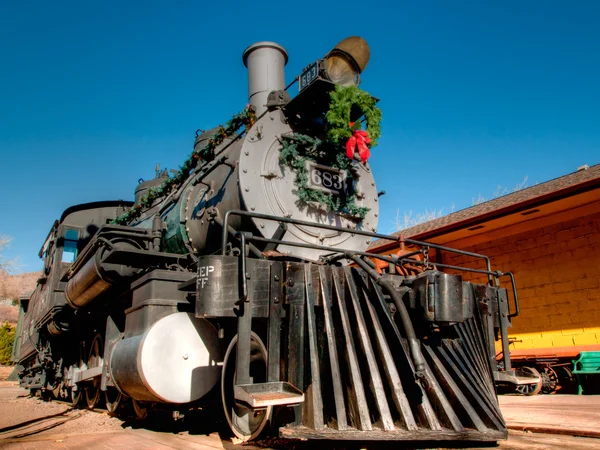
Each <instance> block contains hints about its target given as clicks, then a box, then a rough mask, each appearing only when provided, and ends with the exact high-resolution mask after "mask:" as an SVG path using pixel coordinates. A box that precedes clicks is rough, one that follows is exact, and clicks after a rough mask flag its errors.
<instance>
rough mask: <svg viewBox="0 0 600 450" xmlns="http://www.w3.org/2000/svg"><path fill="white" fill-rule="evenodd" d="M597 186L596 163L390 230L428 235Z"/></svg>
mask: <svg viewBox="0 0 600 450" xmlns="http://www.w3.org/2000/svg"><path fill="white" fill-rule="evenodd" d="M599 186H600V164H597V165H595V166H592V167H589V168H587V169H581V170H578V171H577V172H573V173H570V174H568V175H564V176H562V177H558V178H555V179H553V180H550V181H546V182H545V183H541V184H536V185H535V186H531V187H528V188H525V189H522V190H519V191H516V192H513V193H511V194H507V195H504V196H502V197H498V198H495V199H493V200H489V201H487V202H484V203H480V204H478V205H475V206H471V207H470V208H466V209H462V210H460V211H456V212H454V213H451V214H448V215H447V216H443V217H440V218H438V219H434V220H430V221H428V222H423V223H421V224H418V225H415V226H413V227H410V228H406V229H404V230H401V231H398V232H396V233H392V234H393V235H394V236H399V235H400V234H403V235H404V236H405V237H410V238H413V239H417V238H418V239H425V238H430V237H432V236H434V235H439V234H442V233H444V232H446V231H452V230H454V229H458V228H464V227H466V226H472V225H474V224H476V223H479V222H484V221H486V220H488V219H491V218H494V217H499V216H503V215H507V214H510V213H511V212H514V211H516V210H523V209H527V208H530V207H532V206H535V205H539V204H543V203H547V202H550V201H552V200H553V199H557V198H563V197H566V196H569V195H573V194H575V193H577V192H581V191H583V190H587V189H593V188H595V187H599ZM390 244H394V241H390V240H387V239H379V240H377V241H375V242H373V243H372V244H371V246H370V247H369V251H379V250H382V249H383V248H384V247H387V246H388V245H390Z"/></svg>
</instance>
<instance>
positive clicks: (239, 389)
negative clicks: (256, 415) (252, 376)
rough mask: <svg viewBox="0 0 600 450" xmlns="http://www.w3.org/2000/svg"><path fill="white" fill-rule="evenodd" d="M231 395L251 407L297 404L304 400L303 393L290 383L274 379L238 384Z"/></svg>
mask: <svg viewBox="0 0 600 450" xmlns="http://www.w3.org/2000/svg"><path fill="white" fill-rule="evenodd" d="M233 395H234V396H235V399H236V400H238V401H241V402H244V403H247V404H248V405H250V406H251V407H252V408H266V407H267V406H276V405H297V404H298V403H302V402H303V401H304V394H303V393H302V391H300V390H299V389H298V388H296V387H295V386H294V385H292V384H291V383H287V382H285V381H274V382H269V383H256V384H238V385H237V386H235V388H234V391H233Z"/></svg>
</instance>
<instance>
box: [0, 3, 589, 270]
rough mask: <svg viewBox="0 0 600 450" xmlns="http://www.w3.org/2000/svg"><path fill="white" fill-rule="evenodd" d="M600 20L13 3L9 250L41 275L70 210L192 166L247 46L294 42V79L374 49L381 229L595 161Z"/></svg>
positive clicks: (2, 180)
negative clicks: (364, 45)
mask: <svg viewBox="0 0 600 450" xmlns="http://www.w3.org/2000/svg"><path fill="white" fill-rule="evenodd" d="M284 4H285V5H286V6H285V7H282V6H281V5H284ZM598 17H600V3H599V2H597V1H588V2H584V1H580V2H566V1H526V2H523V1H507V2H481V1H472V2H464V1H451V2H450V1H442V0H440V1H428V2H406V4H403V2H396V1H393V2H392V1H390V2H376V1H372V2H339V1H336V2H282V1H276V2H270V1H261V2H235V1H234V2H199V1H194V2H193V1H189V2H184V1H177V2H173V1H171V2H166V1H165V2H155V1H144V2H134V1H125V2H123V1H120V2H116V1H102V2H82V1H60V2H48V1H27V2H17V1H9V0H0V152H1V156H2V160H1V166H0V167H1V169H0V170H1V173H2V174H1V176H0V233H2V234H5V235H9V236H12V237H13V238H14V240H13V243H12V244H11V247H10V249H9V250H8V252H7V254H6V256H8V257H13V256H18V257H19V258H20V260H21V267H20V269H19V270H20V271H32V270H38V269H39V268H40V267H41V264H40V263H39V260H38V259H37V251H38V250H39V248H40V246H41V244H42V241H43V239H44V238H45V236H46V234H47V233H48V230H49V228H50V226H51V225H52V222H53V220H54V219H56V218H58V217H59V216H60V214H61V212H62V211H63V210H64V209H65V208H67V207H68V206H70V205H73V204H77V203H84V202H89V201H97V200H105V199H132V197H133V191H134V188H135V185H136V183H137V180H138V178H146V179H147V178H151V177H152V176H153V173H154V166H155V164H156V163H160V164H161V166H163V167H169V168H175V167H177V166H178V165H179V164H180V163H181V162H182V161H183V160H184V159H185V158H186V157H187V155H188V154H189V153H190V152H191V150H192V144H193V138H194V132H195V130H196V129H197V128H210V127H212V126H215V125H218V124H219V123H223V122H225V121H226V120H228V119H229V118H230V117H231V115H232V114H233V113H235V112H237V111H238V110H240V109H241V108H242V107H243V106H244V105H245V103H246V99H247V84H246V72H245V68H244V66H243V64H242V61H241V53H242V51H243V50H244V48H245V47H246V46H248V45H249V44H251V43H253V42H256V41H260V40H272V41H276V42H278V43H280V44H282V45H283V46H284V47H286V49H287V50H288V52H289V55H290V61H289V63H288V65H287V67H286V78H287V80H288V81H291V80H292V79H293V77H294V76H296V75H297V74H298V73H299V72H300V70H301V69H302V67H304V66H305V65H306V64H308V63H310V62H311V61H313V60H315V59H317V58H318V57H321V56H322V55H323V54H324V53H326V52H327V51H328V50H329V49H330V48H331V47H332V46H333V45H335V44H336V43H337V42H338V41H339V40H341V39H343V38H344V37H347V36H351V35H361V36H363V37H364V38H365V39H366V40H367V41H368V42H369V44H370V47H371V61H370V63H369V66H368V67H367V69H366V71H365V72H364V74H363V84H362V87H363V88H364V89H366V90H367V91H369V92H370V93H371V94H373V95H374V96H376V97H379V98H380V99H381V102H380V104H379V105H380V107H381V109H382V110H383V114H384V116H383V122H382V133H383V137H382V138H381V140H380V145H379V146H378V147H377V148H375V149H374V150H373V151H372V158H371V164H372V167H373V171H374V173H375V176H376V179H377V182H378V188H379V189H385V190H386V191H387V195H386V196H385V197H383V198H382V202H381V207H382V212H381V221H380V224H379V231H381V232H390V231H392V230H393V229H394V219H395V216H396V213H397V211H400V212H401V213H403V212H405V211H410V210H412V211H413V212H414V213H418V212H422V211H424V210H425V209H428V210H440V209H442V208H443V209H444V212H449V211H450V208H451V205H454V207H455V209H462V208H465V207H469V206H471V203H472V200H473V198H476V197H477V196H478V195H479V194H481V195H483V196H488V197H489V196H491V195H493V193H494V191H496V189H497V186H498V185H502V186H504V187H512V186H515V185H516V184H517V183H519V182H521V181H522V180H523V179H524V177H526V176H527V177H528V180H529V183H535V182H543V181H546V180H548V179H551V178H555V177H557V176H560V175H563V174H566V173H569V172H572V171H574V170H575V169H576V168H577V167H578V166H580V165H582V164H589V165H590V166H591V165H593V164H598V163H600V31H599V28H598Z"/></svg>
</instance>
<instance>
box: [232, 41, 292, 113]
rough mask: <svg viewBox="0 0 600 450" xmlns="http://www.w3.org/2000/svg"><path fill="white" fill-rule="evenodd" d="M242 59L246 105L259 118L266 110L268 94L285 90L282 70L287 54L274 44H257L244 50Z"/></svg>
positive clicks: (283, 49) (286, 60)
mask: <svg viewBox="0 0 600 450" xmlns="http://www.w3.org/2000/svg"><path fill="white" fill-rule="evenodd" d="M242 59H243V61H244V65H245V66H246V67H247V68H248V103H250V104H251V105H252V106H254V110H255V112H256V115H257V116H260V115H261V114H262V113H264V112H265V111H266V110H267V107H266V104H267V97H268V96H269V93H270V92H271V91H278V90H283V89H284V88H285V76H284V72H283V68H284V66H285V65H286V64H287V62H288V54H287V51H286V50H285V48H283V47H282V46H281V45H279V44H276V43H275V42H257V43H255V44H252V45H251V46H250V47H248V48H247V49H246V50H244V53H243V54H242Z"/></svg>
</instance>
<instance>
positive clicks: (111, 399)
mask: <svg viewBox="0 0 600 450" xmlns="http://www.w3.org/2000/svg"><path fill="white" fill-rule="evenodd" d="M104 399H105V401H106V410H107V411H108V414H110V415H111V416H115V415H117V411H118V409H119V407H120V406H121V405H122V404H123V394H121V391H119V390H118V389H117V388H115V387H112V386H108V387H107V388H106V391H105V392H104Z"/></svg>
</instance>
